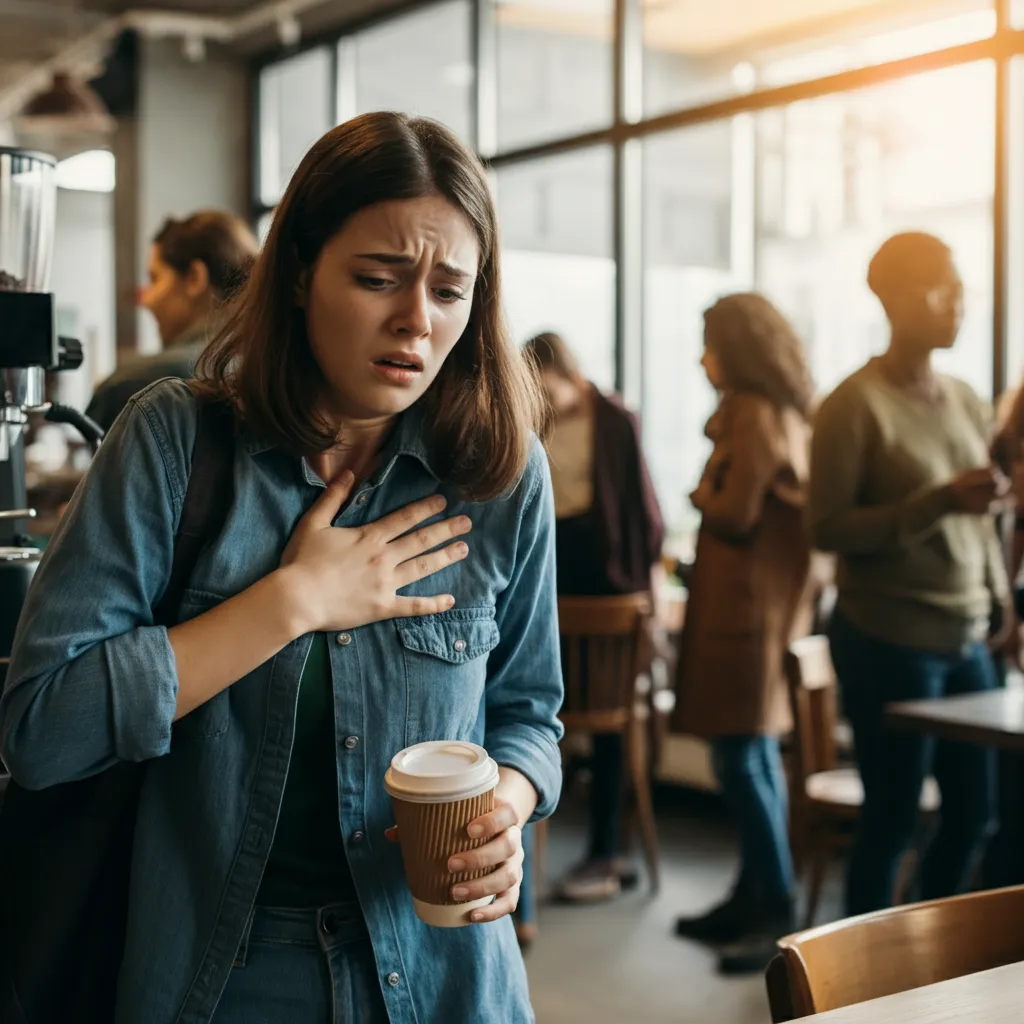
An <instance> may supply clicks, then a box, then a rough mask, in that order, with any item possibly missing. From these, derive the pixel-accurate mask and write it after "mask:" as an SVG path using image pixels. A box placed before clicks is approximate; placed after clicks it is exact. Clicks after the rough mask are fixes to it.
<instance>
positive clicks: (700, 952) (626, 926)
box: [526, 790, 839, 1024]
mask: <svg viewBox="0 0 1024 1024" xmlns="http://www.w3.org/2000/svg"><path fill="white" fill-rule="evenodd" d="M582 798H583V794H581V793H574V794H570V795H569V796H568V798H567V799H566V800H564V801H563V806H562V807H561V808H560V809H559V812H558V814H557V815H556V817H555V819H554V820H553V821H552V823H551V831H550V839H549V850H548V875H549V878H554V877H557V876H558V875H559V874H561V873H562V872H564V871H565V869H566V868H567V867H569V866H570V865H571V864H572V863H573V862H574V861H575V860H576V859H577V858H578V857H579V855H580V853H581V852H582V850H583V843H584V838H585V824H584V814H583V799H582ZM657 814H658V829H659V838H660V840H661V853H662V887H661V893H660V894H659V896H658V897H657V898H656V899H653V900H652V899H650V898H649V897H648V896H647V894H646V892H645V890H644V888H643V881H642V882H641V887H640V889H639V890H638V891H634V892H632V893H628V894H625V895H623V896H622V897H620V898H619V899H618V900H616V901H613V902H611V903H606V904H601V905H598V906H589V907H570V906H560V905H556V904H551V903H544V904H542V905H541V907H540V937H539V938H538V940H537V942H536V943H535V944H534V946H533V948H532V949H531V950H530V951H529V953H528V954H527V958H526V964H527V970H528V972H529V976H530V988H531V994H532V998H533V1006H534V1009H535V1011H536V1014H537V1022H538V1024H634V1022H636V1024H641V1022H642V1024H769V1021H770V1019H771V1018H770V1016H769V1013H768V1003H767V998H766V996H765V988H764V980H763V978H762V977H761V976H760V975H755V976H753V977H749V978H743V979H728V980H727V979H724V978H721V977H719V976H718V975H717V974H716V973H715V969H714V957H713V954H712V953H711V951H710V950H708V949H706V948H705V947H703V946H701V945H698V944H696V943H689V942H682V941H680V940H678V939H675V938H673V937H672V934H671V932H672V921H673V918H674V917H675V915H676V914H678V913H682V912H699V911H701V910H703V909H704V908H705V907H707V906H709V905H711V904H712V903H714V902H716V901H717V900H718V899H720V898H721V897H723V896H724V895H725V894H726V893H727V891H728V889H729V887H730V884H731V882H732V879H733V877H734V873H735V870H736V856H737V851H736V847H735V842H734V840H733V837H732V832H731V830H730V828H729V825H728V822H727V821H725V820H724V818H723V816H722V814H721V811H720V808H719V807H718V806H717V802H715V801H713V800H712V799H711V798H707V797H696V796H692V795H690V796H688V795H685V794H681V793H680V792H679V791H673V790H668V791H663V792H660V793H658V794H657ZM838 885H839V879H838V877H832V878H830V879H829V882H828V885H827V886H826V891H825V893H824V899H823V910H822V920H825V919H827V918H826V916H825V915H827V914H828V913H829V912H830V911H833V910H836V911H837V910H838V899H839V892H838ZM833 916H839V915H838V913H835V914H833Z"/></svg>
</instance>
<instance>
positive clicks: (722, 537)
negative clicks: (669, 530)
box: [672, 393, 810, 738]
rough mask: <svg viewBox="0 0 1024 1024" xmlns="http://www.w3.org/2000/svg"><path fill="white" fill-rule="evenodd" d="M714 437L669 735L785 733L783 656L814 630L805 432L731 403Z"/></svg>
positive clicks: (784, 417)
mask: <svg viewBox="0 0 1024 1024" xmlns="http://www.w3.org/2000/svg"><path fill="white" fill-rule="evenodd" d="M707 433H708V436H709V437H710V438H711V439H712V440H713V441H714V444H715V447H714V450H713V452H712V454H711V457H710V459H708V463H707V466H706V467H705V470H704V475H703V476H702V478H701V481H700V484H699V486H698V487H697V490H696V491H695V492H694V493H693V495H692V496H691V500H692V501H693V503H694V506H695V507H696V508H697V509H698V510H700V512H701V513H702V521H701V528H700V533H699V535H698V538H697V555H696V562H695V564H694V568H693V576H692V580H691V583H690V594H689V599H688V601H687V607H686V624H685V628H684V631H683V636H682V640H681V642H680V650H679V661H678V665H677V674H676V709H675V713H674V715H673V721H672V724H673V728H675V729H677V730H679V731H681V732H687V733H691V734H694V735H697V736H705V737H708V738H710V737H714V736H728V735H754V734H760V733H771V734H778V733H780V732H784V731H785V730H787V729H788V728H789V726H790V715H789V704H788V698H787V696H786V690H785V682H784V679H783V675H782V659H783V654H784V652H785V650H786V647H787V645H788V644H789V643H790V641H791V640H792V639H793V638H794V636H795V635H797V633H799V632H806V631H807V628H808V624H809V604H810V602H809V589H810V588H809V586H808V577H809V571H810V546H809V543H808V539H807V534H806V531H805V528H804V522H803V504H804V494H805V482H806V479H807V438H808V428H807V424H806V422H805V421H804V420H803V419H802V418H801V417H800V416H799V415H798V414H797V413H796V412H795V411H794V410H792V409H788V410H785V411H784V412H779V411H778V410H776V409H775V408H774V407H773V406H772V405H771V404H770V403H769V402H768V401H766V400H765V399H763V398H760V397H759V396H756V395H751V394H739V393H733V394H727V395H726V396H725V397H724V398H723V399H722V402H721V404H720V405H719V407H718V410H717V411H716V412H715V414H714V416H712V418H711V420H709V422H708V427H707Z"/></svg>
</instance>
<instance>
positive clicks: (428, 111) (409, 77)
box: [338, 0, 473, 142]
mask: <svg viewBox="0 0 1024 1024" xmlns="http://www.w3.org/2000/svg"><path fill="white" fill-rule="evenodd" d="M470 37H471V16H470V5H469V3H468V0H452V2H450V3H442V4H436V5H433V6H430V7H428V8H426V9H425V10H422V11H416V12H414V13H411V14H405V15H402V16H401V17H396V18H393V19H391V20H389V21H386V22H384V23H383V24H381V25H379V26H377V27H376V28H372V29H368V30H367V31H365V32H360V33H359V34H358V35H357V36H355V38H354V39H353V40H342V42H341V47H340V52H339V79H340V82H341V83H342V88H341V89H340V90H339V100H341V104H340V109H339V112H338V118H339V120H345V119H347V118H348V117H350V116H352V115H353V114H357V113H363V112H365V111H371V110H400V111H403V112H404V113H407V114H418V115H422V116H424V117H433V118H436V119H437V120H438V121H442V122H443V123H444V124H446V125H448V127H449V128H451V129H452V130H453V131H454V132H456V133H457V134H459V135H461V136H462V137H463V138H464V139H467V140H469V141H470V142H472V141H473V140H472V132H471V130H470V125H471V122H472V92H473V63H472V50H471V47H470ZM350 55H352V58H354V61H355V69H354V70H355V90H354V91H355V96H354V103H355V107H354V109H350V110H346V109H345V108H344V105H345V91H344V83H345V82H346V81H349V80H350V79H348V78H347V75H348V74H349V69H348V68H347V67H346V61H347V60H348V59H352V58H350Z"/></svg>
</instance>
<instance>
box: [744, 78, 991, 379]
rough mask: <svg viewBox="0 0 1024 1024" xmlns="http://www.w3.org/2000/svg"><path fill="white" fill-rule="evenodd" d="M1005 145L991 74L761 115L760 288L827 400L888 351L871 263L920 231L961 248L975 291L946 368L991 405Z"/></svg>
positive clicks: (928, 81)
mask: <svg viewBox="0 0 1024 1024" xmlns="http://www.w3.org/2000/svg"><path fill="white" fill-rule="evenodd" d="M994 144H995V73H994V68H993V66H992V65H991V64H990V63H988V62H984V63H979V64H968V65H964V66H961V67H954V68H949V69H947V70H943V71H935V72H932V73H930V74H927V75H918V76H915V77H912V78H906V79H903V80H901V81H898V82H892V83H888V84H886V85H884V86H879V87H877V88H874V89H867V90H863V91H861V92H856V93H849V94H845V95H838V96H827V97H823V98H821V99H816V100H812V101H809V102H807V103H800V104H795V105H793V106H791V107H788V108H786V109H784V110H770V111H766V112H765V113H764V114H762V115H760V116H759V122H758V170H759V175H758V176H759V180H760V194H759V196H758V200H759V201H758V213H759V217H758V239H757V243H758V244H757V265H758V269H759V273H758V280H757V283H758V287H760V288H761V289H763V290H764V291H765V292H766V293H767V294H768V295H769V297H771V298H772V299H773V300H774V301H776V302H777V303H778V304H779V305H780V306H781V307H782V309H783V310H784V311H785V312H786V313H787V315H788V316H789V317H790V318H791V319H792V320H793V323H794V324H795V326H796V327H797V329H798V331H799V333H800V334H801V336H802V337H803V338H804V340H805V342H806V343H807V346H808V350H809V354H810V357H811V365H812V369H813V371H814V376H815V380H816V382H817V384H818V388H819V390H820V391H822V392H826V391H828V390H830V389H831V388H832V387H834V386H835V384H836V383H838V381H839V380H841V379H842V378H843V377H844V376H846V375H847V374H848V373H849V372H850V371H851V370H853V369H854V368H856V367H857V366H859V365H861V364H862V363H863V362H864V361H865V360H866V359H867V358H868V357H869V356H870V355H872V354H874V353H876V352H878V351H880V350H881V349H882V348H883V347H884V345H885V344H886V341H887V333H886V323H885V318H884V316H883V314H882V310H881V308H880V307H879V305H878V302H877V300H876V299H875V297H874V296H873V295H872V294H871V293H870V291H869V290H868V288H867V284H866V282H865V278H866V273H867V265H868V261H869V260H870V258H871V256H872V255H873V254H874V252H875V250H876V249H877V248H878V246H879V245H880V244H881V243H882V242H883V241H884V240H885V239H886V238H887V237H888V236H889V235H891V234H894V233H895V232H897V231H905V230H921V231H929V232H931V233H933V234H935V235H938V236H939V237H940V238H941V239H942V240H943V241H945V242H946V243H947V244H948V245H949V246H950V247H951V249H952V250H953V255H954V257H955V259H956V261H957V265H958V266H959V269H960V273H961V274H962V276H963V279H964V285H965V297H964V302H965V319H964V324H963V327H962V329H961V332H960V337H959V340H958V342H957V344H956V346H955V347H954V348H953V349H952V351H950V352H947V353H942V354H941V355H940V357H939V359H938V362H939V364H940V366H941V367H942V368H943V369H945V370H946V371H948V372H950V373H953V374H956V375H957V376H959V377H962V378H964V379H965V380H967V381H969V382H970V383H971V384H972V385H973V386H974V387H975V388H976V389H977V390H978V391H980V392H981V393H982V394H986V395H989V394H991V387H992V282H993V277H992V177H993V159H994Z"/></svg>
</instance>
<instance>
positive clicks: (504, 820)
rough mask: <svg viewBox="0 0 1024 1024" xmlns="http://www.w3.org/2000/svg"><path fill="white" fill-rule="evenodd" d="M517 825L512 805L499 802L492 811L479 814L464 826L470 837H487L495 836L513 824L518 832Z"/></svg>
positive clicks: (517, 820)
mask: <svg viewBox="0 0 1024 1024" xmlns="http://www.w3.org/2000/svg"><path fill="white" fill-rule="evenodd" d="M518 825H519V819H518V818H517V817H516V812H515V811H514V810H513V809H512V805H511V804H503V803H499V804H497V805H496V806H495V808H494V810H493V811H489V812H488V813H487V814H481V815H480V817H479V818H474V819H473V820H472V821H471V822H470V823H469V824H468V825H467V826H466V831H467V832H468V833H469V837H470V839H480V838H485V839H489V838H490V837H491V836H496V835H498V834H499V833H500V832H504V831H505V830H506V829H510V828H512V827H513V826H516V831H517V832H518V831H519V829H518Z"/></svg>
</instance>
